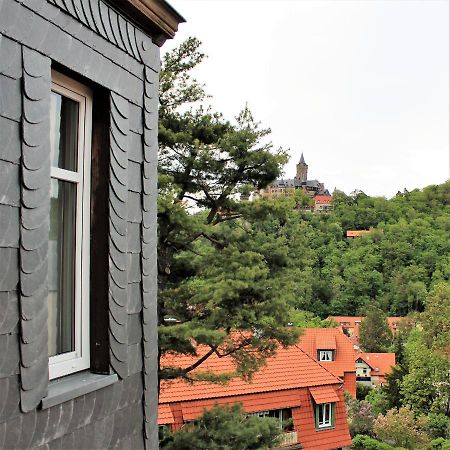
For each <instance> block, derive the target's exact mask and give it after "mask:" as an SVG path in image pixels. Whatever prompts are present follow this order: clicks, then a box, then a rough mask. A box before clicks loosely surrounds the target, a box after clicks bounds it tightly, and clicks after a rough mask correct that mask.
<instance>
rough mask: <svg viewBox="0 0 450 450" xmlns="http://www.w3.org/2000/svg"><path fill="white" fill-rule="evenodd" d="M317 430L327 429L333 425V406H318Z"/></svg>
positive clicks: (330, 404) (327, 404)
mask: <svg viewBox="0 0 450 450" xmlns="http://www.w3.org/2000/svg"><path fill="white" fill-rule="evenodd" d="M316 414H317V428H326V427H331V426H332V425H333V404H332V403H323V404H321V405H317V406H316Z"/></svg>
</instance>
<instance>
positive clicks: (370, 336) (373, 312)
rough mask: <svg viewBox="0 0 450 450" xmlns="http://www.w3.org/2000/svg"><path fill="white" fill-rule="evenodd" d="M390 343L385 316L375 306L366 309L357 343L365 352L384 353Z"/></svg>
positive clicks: (389, 331) (390, 337)
mask: <svg viewBox="0 0 450 450" xmlns="http://www.w3.org/2000/svg"><path fill="white" fill-rule="evenodd" d="M391 342H392V333H391V330H390V329H389V326H388V323H387V320H386V315H385V314H384V313H383V311H382V310H381V309H379V308H377V307H376V306H369V307H367V308H366V315H365V318H364V320H363V321H362V323H361V326H360V328H359V343H360V345H361V348H362V349H363V350H364V351H365V352H375V353H376V352H385V351H387V349H388V347H389V345H390V344H391Z"/></svg>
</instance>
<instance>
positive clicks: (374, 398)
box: [365, 387, 392, 417]
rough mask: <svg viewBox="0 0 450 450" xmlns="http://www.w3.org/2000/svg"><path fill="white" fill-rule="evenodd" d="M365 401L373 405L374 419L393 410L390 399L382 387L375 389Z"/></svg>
mask: <svg viewBox="0 0 450 450" xmlns="http://www.w3.org/2000/svg"><path fill="white" fill-rule="evenodd" d="M365 400H366V401H367V402H369V403H370V404H371V405H372V413H373V415H374V417H377V416H378V414H386V412H387V411H388V410H389V409H391V408H392V405H391V402H390V399H389V397H388V395H387V393H386V391H384V390H383V389H382V388H381V387H375V388H373V389H371V390H370V392H369V393H368V394H367V395H366V398H365Z"/></svg>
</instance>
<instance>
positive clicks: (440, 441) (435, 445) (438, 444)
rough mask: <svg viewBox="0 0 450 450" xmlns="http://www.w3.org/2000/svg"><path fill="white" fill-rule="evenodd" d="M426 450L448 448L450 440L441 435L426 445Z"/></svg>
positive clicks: (449, 447)
mask: <svg viewBox="0 0 450 450" xmlns="http://www.w3.org/2000/svg"><path fill="white" fill-rule="evenodd" d="M427 450H450V440H447V439H444V438H442V437H440V438H437V439H434V440H432V441H431V442H430V444H429V445H428V446H427Z"/></svg>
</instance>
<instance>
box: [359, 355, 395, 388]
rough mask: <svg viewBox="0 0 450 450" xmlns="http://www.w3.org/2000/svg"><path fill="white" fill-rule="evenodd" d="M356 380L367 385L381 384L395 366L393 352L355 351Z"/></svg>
mask: <svg viewBox="0 0 450 450" xmlns="http://www.w3.org/2000/svg"><path fill="white" fill-rule="evenodd" d="M355 364H356V381H357V382H358V383H362V384H365V385H367V386H371V387H375V386H382V385H383V384H384V383H385V382H386V376H387V375H388V374H389V373H390V372H391V370H392V368H393V367H394V366H395V353H357V354H356V356H355Z"/></svg>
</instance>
